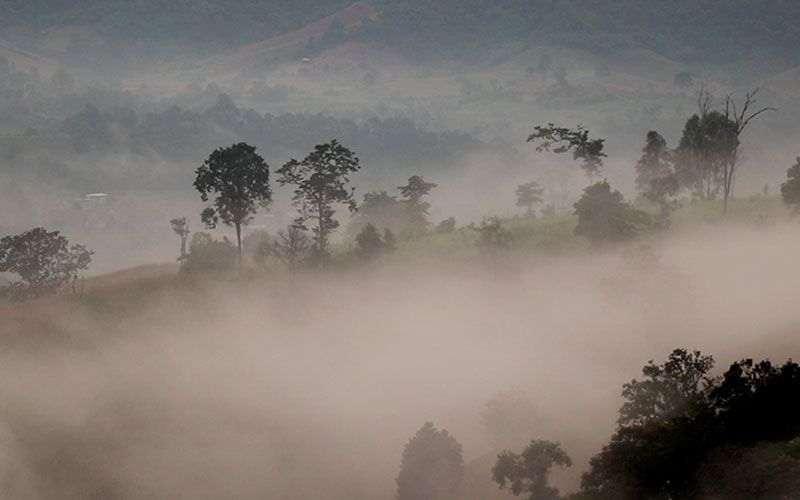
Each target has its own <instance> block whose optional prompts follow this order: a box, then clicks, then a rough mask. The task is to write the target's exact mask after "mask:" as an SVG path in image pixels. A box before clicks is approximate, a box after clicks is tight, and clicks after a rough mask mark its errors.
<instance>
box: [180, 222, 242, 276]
mask: <svg viewBox="0 0 800 500" xmlns="http://www.w3.org/2000/svg"><path fill="white" fill-rule="evenodd" d="M237 258H238V251H237V248H236V247H235V246H233V244H232V243H231V242H230V240H229V239H228V238H227V237H225V238H223V239H222V240H215V239H214V238H213V237H212V236H211V235H210V234H208V233H204V232H198V233H194V234H193V235H192V239H191V241H190V242H189V252H188V253H187V254H186V259H184V261H183V265H182V266H181V272H182V273H189V274H213V273H222V274H226V273H229V272H231V271H233V270H234V268H235V266H236V262H237Z"/></svg>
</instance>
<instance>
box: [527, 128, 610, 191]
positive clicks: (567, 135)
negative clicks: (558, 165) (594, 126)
mask: <svg viewBox="0 0 800 500" xmlns="http://www.w3.org/2000/svg"><path fill="white" fill-rule="evenodd" d="M528 142H533V143H536V142H538V144H537V145H536V151H538V152H542V151H552V152H553V153H557V154H561V153H566V152H569V151H572V159H573V160H576V161H577V160H581V161H582V162H583V163H582V165H581V167H582V168H583V170H584V172H586V175H587V176H588V177H589V178H593V177H594V176H596V175H598V174H599V173H600V167H602V166H603V158H604V157H605V156H606V154H605V153H604V152H603V146H604V145H605V139H592V138H590V137H589V131H588V130H587V129H585V128H584V127H583V125H578V127H577V128H575V129H574V130H573V129H569V128H565V127H556V126H555V125H553V124H552V123H548V124H547V126H544V127H542V126H536V127H534V133H533V134H531V135H529V136H528Z"/></svg>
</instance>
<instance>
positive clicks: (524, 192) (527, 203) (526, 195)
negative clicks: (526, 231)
mask: <svg viewBox="0 0 800 500" xmlns="http://www.w3.org/2000/svg"><path fill="white" fill-rule="evenodd" d="M542 194H544V187H542V186H541V185H540V184H539V183H538V182H536V181H532V182H526V183H525V184H520V185H519V186H517V191H516V195H517V206H518V207H520V208H525V209H526V214H527V215H528V216H529V217H530V216H532V215H534V212H533V206H534V205H538V204H540V203H542V202H543V201H544V200H543V199H542Z"/></svg>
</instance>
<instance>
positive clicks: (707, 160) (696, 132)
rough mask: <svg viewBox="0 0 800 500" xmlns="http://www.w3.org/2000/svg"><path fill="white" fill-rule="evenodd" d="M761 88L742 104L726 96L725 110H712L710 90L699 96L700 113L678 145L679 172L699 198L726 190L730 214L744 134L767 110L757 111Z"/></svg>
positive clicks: (688, 124)
mask: <svg viewBox="0 0 800 500" xmlns="http://www.w3.org/2000/svg"><path fill="white" fill-rule="evenodd" d="M757 94H758V89H756V90H754V91H752V92H748V93H747V94H746V95H745V102H744V103H743V104H742V105H741V107H739V106H738V105H737V104H736V101H735V99H734V98H733V95H732V94H729V95H727V96H726V97H725V108H724V111H722V112H720V111H711V110H710V109H711V103H712V100H713V96H712V95H711V93H709V92H708V90H706V89H701V90H700V91H699V92H698V95H697V104H698V107H699V108H700V114H699V115H694V116H692V117H691V118H689V120H688V121H687V122H686V126H685V127H684V130H683V135H682V137H681V141H680V144H679V145H678V158H679V162H678V166H679V171H678V173H679V174H682V181H683V183H684V184H686V185H688V186H689V187H691V188H692V189H693V192H694V194H695V196H696V197H698V198H701V199H705V200H709V199H713V198H715V197H716V195H717V193H718V192H719V191H720V190H721V191H722V200H723V201H722V213H723V215H726V214H727V213H728V200H729V199H730V197H731V196H732V194H733V185H734V181H735V179H736V169H737V168H738V165H739V157H740V146H741V136H742V134H743V133H744V131H745V130H746V129H747V127H748V126H749V125H750V123H752V122H753V120H755V119H756V118H758V117H759V116H760V115H761V114H763V113H765V112H767V111H775V108H770V107H765V108H760V109H758V110H754V109H753V107H754V106H755V104H756V103H757V102H758V100H757V99H756V95H757Z"/></svg>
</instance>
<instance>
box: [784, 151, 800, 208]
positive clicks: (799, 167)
mask: <svg viewBox="0 0 800 500" xmlns="http://www.w3.org/2000/svg"><path fill="white" fill-rule="evenodd" d="M781 198H782V199H783V202H784V203H785V204H786V205H787V206H788V207H790V208H791V209H792V213H794V214H795V215H800V157H798V158H797V161H796V162H795V164H794V165H792V166H791V167H790V168H789V170H787V171H786V182H784V183H783V184H781Z"/></svg>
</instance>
